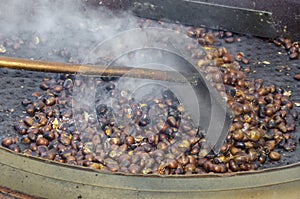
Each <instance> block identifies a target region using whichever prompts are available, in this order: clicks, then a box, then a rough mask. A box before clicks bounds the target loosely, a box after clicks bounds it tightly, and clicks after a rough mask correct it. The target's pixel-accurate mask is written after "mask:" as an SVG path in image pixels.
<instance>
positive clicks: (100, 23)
mask: <svg viewBox="0 0 300 199" xmlns="http://www.w3.org/2000/svg"><path fill="white" fill-rule="evenodd" d="M0 24H1V30H0V35H1V37H2V38H7V37H10V38H11V39H15V40H16V39H17V40H20V45H21V47H18V48H16V47H15V49H12V50H22V49H23V50H24V48H27V47H28V46H29V48H30V49H36V50H31V51H30V50H29V51H26V54H23V55H20V54H21V53H17V56H23V57H27V58H31V57H36V58H43V59H47V60H62V56H57V55H56V54H59V53H61V52H60V51H62V49H64V50H65V51H66V49H68V50H67V51H68V52H65V54H67V56H65V57H68V60H64V61H73V62H74V61H75V62H80V60H82V59H81V58H82V57H83V56H85V53H86V52H87V51H88V50H89V49H91V48H92V47H93V46H94V45H95V43H97V42H100V41H103V40H104V39H106V38H109V37H111V36H112V35H115V34H117V33H118V32H119V31H120V30H127V29H131V28H135V27H138V19H137V18H136V17H134V16H133V15H132V14H130V13H129V12H125V11H124V12H118V13H115V12H113V11H111V10H109V9H107V8H104V7H101V6H94V7H91V6H88V5H87V3H86V2H85V1H83V0H65V1H63V0H47V1H35V0H28V1H22V0H12V1H7V2H6V3H3V4H2V5H1V8H0ZM18 37H19V38H18ZM2 42H4V43H2V45H4V46H5V47H6V48H7V49H8V50H9V48H10V45H9V42H7V41H2ZM24 51H25V50H24ZM37 54H38V56H39V57H37ZM65 54H64V55H65ZM41 56H42V57H41ZM71 58H72V59H71Z"/></svg>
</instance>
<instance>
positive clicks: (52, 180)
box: [0, 147, 300, 199]
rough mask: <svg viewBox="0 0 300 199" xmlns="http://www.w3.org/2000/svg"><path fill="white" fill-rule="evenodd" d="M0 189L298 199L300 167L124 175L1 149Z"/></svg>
mask: <svg viewBox="0 0 300 199" xmlns="http://www.w3.org/2000/svg"><path fill="white" fill-rule="evenodd" d="M0 170H1V177H0V186H4V187H9V188H10V189H13V190H16V191H20V192H23V193H27V194H30V195H34V196H38V197H44V198H223V199H226V198H264V199H265V198H299V195H300V189H299V187H300V163H296V164H291V165H288V166H283V167H277V168H273V169H265V170H259V171H252V172H240V173H233V174H222V175H217V174H207V175H185V176H157V175H147V176H143V175H124V174H119V173H114V174H112V173H106V172H102V171H99V170H92V169H87V168H83V167H78V166H71V165H65V164H60V163H56V162H52V161H51V162H50V161H47V160H43V159H40V158H34V157H26V156H24V155H22V154H15V153H13V152H11V151H9V150H7V149H5V148H3V147H0Z"/></svg>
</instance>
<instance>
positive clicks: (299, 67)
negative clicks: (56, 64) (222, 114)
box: [0, 25, 300, 167]
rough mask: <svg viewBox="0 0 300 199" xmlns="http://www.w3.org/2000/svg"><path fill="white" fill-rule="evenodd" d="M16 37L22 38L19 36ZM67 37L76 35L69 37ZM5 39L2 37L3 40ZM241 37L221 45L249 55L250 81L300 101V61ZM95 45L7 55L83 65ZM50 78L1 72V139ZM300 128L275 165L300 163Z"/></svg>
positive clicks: (26, 48)
mask: <svg viewBox="0 0 300 199" xmlns="http://www.w3.org/2000/svg"><path fill="white" fill-rule="evenodd" d="M172 26H174V25H172ZM178 27H179V25H178ZM30 34H31V35H30ZM80 34H83V35H87V34H92V33H90V32H88V31H87V30H85V29H78V31H76V35H77V37H78V36H80ZM15 36H16V37H18V36H19V35H15ZM33 36H34V33H29V36H28V35H26V34H25V35H21V37H23V38H24V37H25V38H32V37H33ZM66 36H74V35H68V34H67V35H66ZM10 37H11V36H10ZM75 37H76V36H75ZM91 37H92V35H91ZM3 38H4V37H3ZM3 38H0V41H1V40H2V39H3ZM240 38H241V41H240V42H234V43H231V44H228V43H225V42H224V41H223V40H220V41H218V42H220V43H219V45H223V46H225V47H227V48H228V49H229V51H230V53H231V54H235V53H236V52H239V51H242V52H244V53H245V56H246V57H247V58H248V59H249V60H250V64H249V66H250V67H251V69H252V70H251V72H250V73H249V74H248V75H249V77H250V78H262V79H264V80H265V81H266V82H267V83H272V84H276V85H278V86H281V87H282V88H283V89H284V90H286V91H291V92H292V96H291V98H292V100H293V102H300V88H299V87H300V82H299V81H296V80H294V79H293V76H294V75H295V74H297V73H300V60H299V59H297V60H289V59H288V56H287V52H286V50H285V49H284V48H279V47H277V46H275V45H274V44H273V43H270V42H269V41H268V40H263V39H260V38H255V37H251V36H240ZM4 39H5V38H4ZM25 40H26V39H25ZM1 42H3V41H1ZM218 42H217V43H218ZM79 44H80V45H79ZM44 45H48V46H44V49H47V47H48V49H55V46H54V45H53V43H51V41H47V42H45V43H44ZM91 46H93V44H92V43H82V42H81V43H80V41H75V42H74V43H72V44H70V45H69V46H68V47H67V48H63V49H55V50H54V51H55V52H56V53H54V54H53V53H49V52H48V51H40V49H39V47H38V46H37V47H34V48H33V47H32V45H28V46H27V45H24V46H23V47H22V48H20V49H17V50H15V49H13V48H7V52H6V53H5V54H3V55H6V56H12V57H23V58H35V59H40V60H49V61H61V62H68V61H70V60H72V61H74V62H79V63H80V62H81V60H82V59H81V57H80V56H79V55H82V54H84V53H85V52H87V51H88V50H90V49H91ZM75 49H76V50H75ZM52 51H53V50H52ZM52 51H51V52H52ZM68 52H69V53H68ZM267 63H270V64H267ZM287 67H289V68H290V70H288V68H287ZM50 75H53V74H49V73H40V72H28V71H15V70H9V69H0V96H1V100H0V139H2V138H4V137H6V136H15V135H17V134H16V132H15V130H14V128H13V125H14V123H15V122H17V121H18V120H20V119H21V118H22V117H24V116H25V113H24V110H25V108H24V107H23V106H22V105H21V101H22V100H23V99H25V98H27V97H30V95H31V93H32V92H34V91H38V90H39V84H40V82H41V81H42V79H43V77H47V76H50ZM294 108H295V109H296V110H297V111H299V112H300V107H295V106H294ZM299 126H300V125H299V120H298V121H297V124H296V132H294V133H291V136H292V137H293V138H294V139H296V140H297V150H296V151H295V152H287V153H285V155H283V156H282V158H281V160H280V161H279V162H277V163H276V165H274V166H280V165H286V164H290V163H294V162H299V161H300V153H299V150H300V146H299V137H300V128H299ZM268 166H270V165H268V164H265V165H264V167H268Z"/></svg>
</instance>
